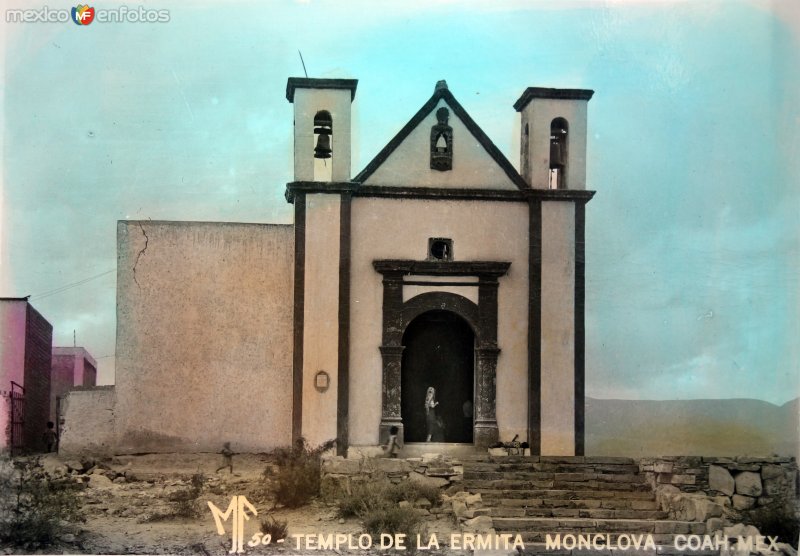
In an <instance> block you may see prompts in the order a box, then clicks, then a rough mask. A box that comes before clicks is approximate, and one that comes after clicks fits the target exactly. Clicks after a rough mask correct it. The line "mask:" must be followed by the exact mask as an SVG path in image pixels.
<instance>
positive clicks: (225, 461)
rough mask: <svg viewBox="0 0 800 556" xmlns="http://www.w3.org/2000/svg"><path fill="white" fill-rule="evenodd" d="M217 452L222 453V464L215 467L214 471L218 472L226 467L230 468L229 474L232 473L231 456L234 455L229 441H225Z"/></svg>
mask: <svg viewBox="0 0 800 556" xmlns="http://www.w3.org/2000/svg"><path fill="white" fill-rule="evenodd" d="M219 453H220V454H222V465H221V466H220V467H218V468H217V471H216V473H219V472H220V471H222V470H223V469H225V468H226V467H227V468H228V469H230V471H231V475H233V456H234V455H235V453H234V452H233V450H231V443H230V442H226V443H225V444H224V445H223V447H222V450H220V452H219Z"/></svg>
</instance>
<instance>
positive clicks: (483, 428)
mask: <svg viewBox="0 0 800 556" xmlns="http://www.w3.org/2000/svg"><path fill="white" fill-rule="evenodd" d="M499 353H500V350H499V349H498V348H497V347H488V348H486V347H484V348H477V349H476V350H475V359H476V360H477V369H476V373H477V377H476V378H477V380H476V381H475V382H476V386H477V389H478V391H477V392H476V396H475V429H474V438H473V442H474V443H475V446H476V447H478V448H487V447H489V446H491V445H492V444H494V443H495V442H497V440H498V436H499V433H498V430H497V412H496V405H497V401H496V400H497V393H496V392H497V387H496V376H495V375H496V372H497V355H498V354H499Z"/></svg>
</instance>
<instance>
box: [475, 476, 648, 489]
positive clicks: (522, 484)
mask: <svg viewBox="0 0 800 556" xmlns="http://www.w3.org/2000/svg"><path fill="white" fill-rule="evenodd" d="M464 474H465V475H466V474H467V472H466V471H464ZM464 487H465V488H467V489H493V490H494V489H499V490H581V491H584V490H599V491H621V492H652V488H651V487H650V485H649V484H647V483H645V482H644V479H642V481H640V482H617V481H610V482H609V481H598V480H595V479H589V480H586V481H580V480H577V481H576V480H562V479H529V480H525V479H467V478H465V479H464Z"/></svg>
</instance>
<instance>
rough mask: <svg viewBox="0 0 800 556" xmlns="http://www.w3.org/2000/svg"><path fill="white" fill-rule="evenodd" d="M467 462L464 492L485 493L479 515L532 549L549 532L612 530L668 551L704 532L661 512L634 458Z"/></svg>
mask: <svg viewBox="0 0 800 556" xmlns="http://www.w3.org/2000/svg"><path fill="white" fill-rule="evenodd" d="M463 464H464V481H463V485H464V489H465V490H466V491H468V492H470V493H474V494H480V495H481V500H482V504H483V508H481V509H480V510H476V511H475V515H476V516H477V515H488V516H490V517H491V518H492V525H493V527H494V529H495V531H496V532H497V533H498V534H500V533H512V534H517V533H519V534H520V535H521V536H522V539H523V541H524V542H525V545H526V547H529V546H530V547H533V548H534V549H535V548H536V547H537V546H539V545H541V546H542V547H543V546H544V543H545V540H546V538H545V537H546V535H548V534H549V535H550V536H551V537H554V536H555V535H556V534H559V533H561V536H562V538H563V537H564V535H566V534H568V533H572V534H575V535H577V534H584V535H586V534H598V533H601V534H606V533H607V534H609V535H610V540H611V541H613V542H616V541H617V540H618V539H619V536H620V535H628V536H633V535H642V534H644V535H647V534H651V535H652V539H653V541H654V542H655V544H656V545H657V546H659V547H662V546H663V547H664V550H663V552H669V551H670V550H669V549H671V548H672V546H673V542H674V538H675V535H678V534H684V535H688V534H697V535H702V534H704V533H705V524H704V523H697V522H690V521H675V520H670V519H669V517H668V515H667V513H665V512H662V511H660V509H659V507H658V504H657V502H656V499H655V494H654V492H653V489H652V488H651V486H650V485H649V484H648V483H647V482H646V479H645V476H644V475H643V474H640V472H639V466H638V465H637V463H636V462H635V461H634V460H633V459H630V458H621V457H545V456H541V457H536V456H533V457H523V456H505V457H491V456H481V457H474V458H471V459H465V460H464V462H463ZM622 540H623V542H624V539H622ZM631 548H632V547H631ZM533 552H536V550H533ZM651 554H652V552H651ZM693 554H697V553H696V552H695V553H693Z"/></svg>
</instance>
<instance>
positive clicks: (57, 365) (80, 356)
mask: <svg viewBox="0 0 800 556" xmlns="http://www.w3.org/2000/svg"><path fill="white" fill-rule="evenodd" d="M96 384H97V362H96V361H95V360H94V358H93V357H92V356H91V355H90V354H89V352H88V351H86V349H84V348H82V347H54V348H53V363H52V373H51V378H50V420H51V421H53V422H54V423H56V424H57V423H58V416H59V413H60V411H59V406H60V402H61V399H62V397H63V396H64V394H66V393H67V392H69V391H70V390H72V389H73V388H75V387H76V386H83V387H87V386H95V385H96Z"/></svg>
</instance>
